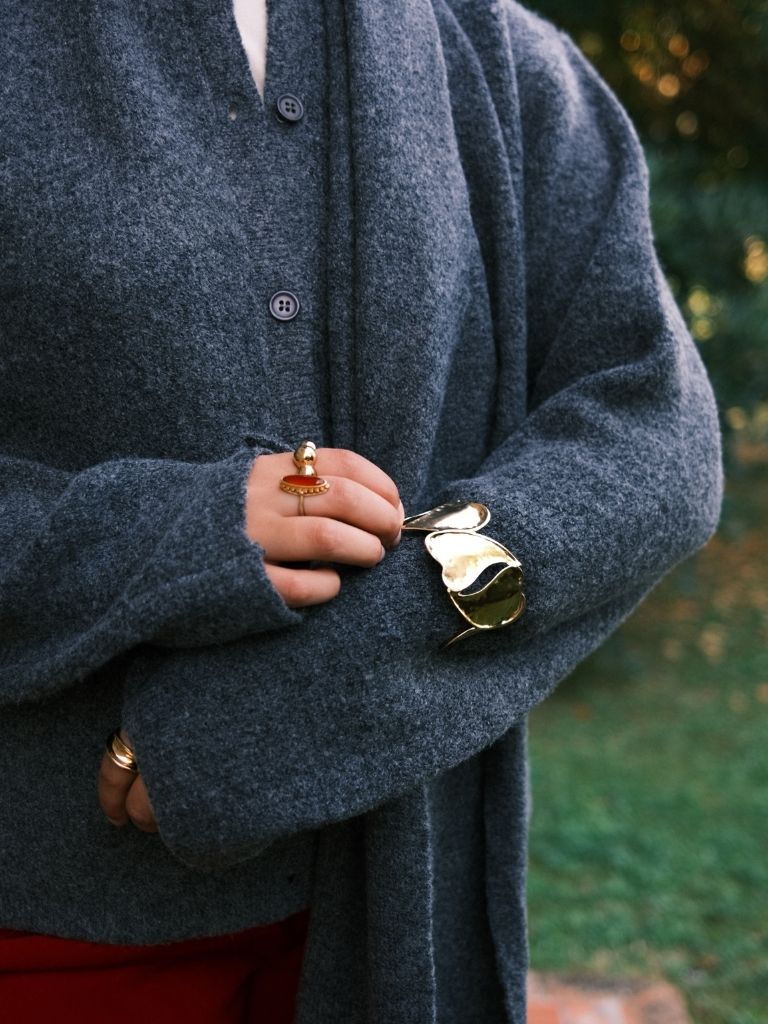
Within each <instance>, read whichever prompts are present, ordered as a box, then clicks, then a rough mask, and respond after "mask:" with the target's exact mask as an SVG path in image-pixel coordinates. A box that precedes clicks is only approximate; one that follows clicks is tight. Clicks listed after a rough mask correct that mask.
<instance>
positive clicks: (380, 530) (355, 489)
mask: <svg viewBox="0 0 768 1024" xmlns="http://www.w3.org/2000/svg"><path fill="white" fill-rule="evenodd" d="M324 479H326V480H327V481H328V483H329V484H330V485H331V486H330V489H329V490H327V491H326V492H325V494H310V495H307V496H306V497H305V498H304V509H305V512H306V513H307V514H308V515H310V516H326V517H328V518H331V519H338V520H339V522H342V523H348V524H349V525H350V526H357V527H358V528H359V529H361V530H365V532H366V533H373V534H375V535H376V536H377V537H378V538H379V540H380V541H381V543H382V544H383V545H384V546H385V547H392V545H393V544H394V543H395V539H396V538H397V535H398V533H399V532H400V527H401V526H402V524H403V519H402V516H400V514H399V512H398V509H397V508H393V506H392V505H390V503H389V502H388V501H387V500H386V499H385V498H382V496H381V495H380V494H377V493H376V491H372V490H371V489H370V488H369V487H366V486H365V485H364V484H361V483H358V481H357V480H352V479H350V478H349V477H344V476H325V477H324ZM283 495H285V500H284V501H281V502H280V505H279V511H280V512H281V513H282V514H283V515H285V516H286V517H289V516H290V517H292V516H296V515H297V514H298V513H297V504H296V502H297V498H296V495H294V494H286V493H285V492H284V491H281V492H280V497H281V498H282V497H283Z"/></svg>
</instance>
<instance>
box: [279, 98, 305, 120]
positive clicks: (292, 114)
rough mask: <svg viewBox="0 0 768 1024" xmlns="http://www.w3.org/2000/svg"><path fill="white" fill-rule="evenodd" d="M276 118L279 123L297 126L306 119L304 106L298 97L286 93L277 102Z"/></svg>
mask: <svg viewBox="0 0 768 1024" xmlns="http://www.w3.org/2000/svg"><path fill="white" fill-rule="evenodd" d="M275 117H276V118H277V119H278V121H283V122H286V123H288V124H295V123H296V121H300V120H301V119H302V117H304V104H303V103H302V102H301V100H300V99H299V97H298V96H293V95H292V94H291V93H289V92H285V93H283V95H282V96H278V97H277V99H276V100H275Z"/></svg>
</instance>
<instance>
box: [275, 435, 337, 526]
mask: <svg viewBox="0 0 768 1024" xmlns="http://www.w3.org/2000/svg"><path fill="white" fill-rule="evenodd" d="M316 457H317V446H316V445H315V444H314V442H313V441H303V442H302V443H301V444H300V445H299V446H298V448H296V450H295V451H294V453H293V463H294V465H295V466H296V469H297V470H298V472H296V473H289V474H288V476H284V477H283V478H282V479H281V481H280V490H281V491H285V492H286V493H287V494H296V495H297V496H298V499H299V515H300V516H303V515H305V514H306V513H305V511H304V498H305V497H306V496H307V495H308V494H325V492H326V491H329V490H330V488H331V484H330V481H328V480H324V479H323V478H322V477H321V476H317V475H316V474H315V459H316Z"/></svg>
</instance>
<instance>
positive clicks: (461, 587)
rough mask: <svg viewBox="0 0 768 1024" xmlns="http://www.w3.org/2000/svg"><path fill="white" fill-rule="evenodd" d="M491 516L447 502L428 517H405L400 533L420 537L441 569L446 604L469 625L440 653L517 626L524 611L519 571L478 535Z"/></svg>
mask: <svg viewBox="0 0 768 1024" xmlns="http://www.w3.org/2000/svg"><path fill="white" fill-rule="evenodd" d="M490 519H491V513H490V511H489V510H488V508H487V507H486V506H485V505H482V504H480V502H476V501H462V502H450V503H448V504H446V505H438V506H437V507H436V508H432V509H430V510H429V511H428V512H422V513H420V514H419V515H415V516H408V518H407V519H405V520H404V522H403V530H410V531H421V532H424V533H426V534H427V536H426V537H425V538H424V543H425V544H426V547H427V551H428V552H429V553H430V555H431V556H432V557H433V558H434V559H435V561H437V562H439V563H440V565H441V566H442V569H443V583H445V586H446V590H447V591H448V597H449V598H450V600H451V603H452V604H453V606H454V607H455V608H456V610H457V611H458V612H459V614H460V615H461V616H462V617H463V618H464V620H465V621H466V622H467V623H469V625H468V626H463V627H462V628H461V629H460V630H459V631H458V632H457V633H455V634H454V635H453V636H452V637H450V639H448V640H446V641H445V642H444V643H443V644H442V647H443V648H446V647H450V646H451V645H452V644H455V643H458V641H459V640H463V639H464V638H465V637H468V636H471V635H472V634H473V633H478V632H480V631H481V630H484V629H499V628H500V627H501V626H509V625H510V624H511V623H513V622H515V621H517V619H519V618H520V616H521V615H522V614H523V611H524V609H525V594H524V593H523V569H522V566H521V565H520V562H519V560H518V559H517V558H516V557H515V556H514V555H513V554H512V552H511V551H508V550H507V549H506V548H505V547H504V545H503V544H499V542H498V541H496V540H493V539H492V538H491V537H486V536H484V535H483V534H480V533H478V530H481V529H482V528H483V527H484V526H487V525H488V523H489V522H490ZM493 566H501V568H500V569H499V570H498V572H497V573H496V574H495V575H494V576H493V577H492V579H490V580H489V582H488V583H486V584H484V585H483V586H482V587H480V588H479V589H477V590H469V589H468V588H469V587H471V586H472V584H473V583H476V582H477V580H478V579H479V578H480V577H481V576H482V575H483V573H484V572H485V571H486V570H487V569H490V568H491V567H493Z"/></svg>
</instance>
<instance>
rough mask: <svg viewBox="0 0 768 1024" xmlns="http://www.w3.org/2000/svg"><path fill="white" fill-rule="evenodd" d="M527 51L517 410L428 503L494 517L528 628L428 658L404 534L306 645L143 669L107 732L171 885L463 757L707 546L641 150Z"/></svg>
mask: <svg viewBox="0 0 768 1024" xmlns="http://www.w3.org/2000/svg"><path fill="white" fill-rule="evenodd" d="M518 17H520V16H519V15H518V14H515V24H514V26H513V28H514V31H515V34H516V38H517V39H518V41H519V40H520V39H521V37H522V35H523V34H524V33H525V32H526V31H528V30H529V24H528V22H527V21H525V20H522V21H521V22H520V23H519V24H518V23H517V19H518ZM526 17H527V16H526ZM530 31H531V32H532V33H533V35H535V38H534V39H533V41H530V43H529V45H527V46H521V53H522V54H523V56H522V57H521V59H520V62H519V65H518V68H517V71H518V75H519V80H520V81H519V84H520V93H521V106H522V118H523V124H524V125H525V126H526V130H527V132H528V137H527V139H526V140H525V146H526V155H525V177H526V181H527V182H528V184H527V186H526V188H527V190H528V191H527V194H526V231H527V234H526V237H527V239H528V242H527V250H526V267H527V274H528V282H529V285H528V307H529V332H530V341H529V356H530V374H529V394H530V404H529V413H528V415H527V417H526V418H525V419H524V421H523V422H522V423H520V424H518V425H516V426H515V427H514V428H511V429H510V430H509V432H508V434H507V436H503V437H501V438H500V440H499V443H498V444H497V445H496V446H495V447H494V449H493V450H492V451H491V452H490V453H489V454H488V456H487V458H486V459H485V461H484V462H483V464H482V465H480V466H478V468H477V471H476V472H475V473H474V474H473V475H471V476H470V477H467V478H464V479H455V480H445V481H443V482H442V483H441V485H440V486H439V487H438V488H436V491H435V493H433V494H431V495H428V496H427V498H428V502H427V503H426V504H425V507H429V505H434V504H436V503H437V502H440V501H445V500H451V499H460V498H471V499H476V500H480V501H483V502H485V503H486V504H488V505H489V506H490V508H491V510H492V514H493V519H492V522H491V524H490V526H489V528H488V529H487V531H486V532H487V533H489V534H490V535H491V536H493V537H495V538H497V539H498V540H500V541H501V542H502V543H504V544H505V545H506V546H507V547H509V548H510V549H511V550H512V551H513V552H514V553H515V554H516V555H517V556H518V557H519V558H520V560H521V562H522V565H523V568H524V572H525V578H526V586H525V590H526V594H527V599H528V606H527V609H526V611H525V614H524V615H523V617H522V619H520V620H519V622H517V623H515V624H514V625H512V626H510V627H507V628H504V629H500V630H496V631H493V632H491V633H486V634H481V635H478V636H474V637H471V638H470V639H468V640H466V641H462V642H461V643H460V644H458V645H456V646H455V647H452V648H450V649H449V650H447V651H444V652H440V651H438V646H439V644H440V641H441V640H443V639H445V638H446V637H447V636H449V635H450V634H451V633H452V632H453V631H454V630H455V629H456V628H457V627H458V626H459V625H460V623H461V620H460V619H459V617H458V615H457V613H456V612H455V611H454V610H453V608H452V607H451V606H450V605H449V601H448V598H447V596H446V594H445V590H444V588H443V586H442V583H441V581H440V572H439V569H438V566H437V564H436V563H434V562H433V561H432V560H431V559H430V558H429V556H428V555H427V554H426V552H425V549H424V545H423V543H422V540H421V538H420V537H419V536H407V537H404V539H403V541H402V543H401V545H400V547H399V548H398V549H397V550H395V551H394V552H391V553H390V554H389V555H388V556H387V557H386V558H385V559H384V561H383V562H382V563H381V564H380V565H379V566H377V567H376V568H375V569H373V570H370V571H367V572H354V573H352V572H350V573H347V574H346V576H345V581H344V584H343V587H342V590H341V593H340V595H339V596H338V597H337V598H336V599H335V600H334V601H332V602H329V603H328V604H326V605H323V606H321V607H318V608H315V609H312V610H311V614H308V615H307V617H306V619H305V621H304V623H303V626H302V629H301V630H296V631H291V632H290V633H275V634H269V635H266V634H265V635H262V636H259V637H254V638H253V639H252V640H249V641H246V642H238V643H235V644H232V645H227V646H226V648H221V649H219V650H214V649H212V648H206V649H202V650H200V651H198V652H172V653H169V652H162V651H159V650H154V651H145V652H142V653H138V654H137V656H136V658H135V659H134V660H133V662H132V665H131V668H130V670H129V674H128V681H127V686H126V690H125V704H124V721H123V724H124V725H125V726H126V728H127V729H128V730H129V732H130V733H131V735H132V736H133V737H134V739H135V741H136V744H137V751H138V756H139V762H140V765H141V768H142V772H143V774H144V777H145V779H146V782H147V785H148V789H149V792H150V794H151V796H152V800H153V803H154V806H155V810H156V813H157V817H158V822H159V825H160V833H161V837H162V839H163V841H164V842H165V843H166V844H167V845H168V847H169V848H170V849H171V850H172V851H173V852H174V853H175V854H176V855H177V856H179V857H180V858H181V859H182V860H184V861H185V862H186V863H188V864H190V865H194V866H197V867H201V868H210V867H216V866H222V865H225V864H227V863H230V862H233V861H236V860H240V859H244V858H247V857H249V856H253V855H255V854H256V853H257V852H258V851H259V850H260V849H261V848H262V847H263V845H264V844H266V843H268V842H269V841H270V840H271V839H274V838H276V837H278V836H284V835H289V834H291V833H294V832H297V831H299V830H302V829H307V828H313V827H320V826H323V825H326V824H328V823H330V822H333V821H337V820H340V819H343V818H347V817H351V816H353V815H357V814H360V813H363V812H365V811H368V810H370V809H372V808H373V807H375V806H377V805H379V804H381V803H383V802H385V801H387V800H390V799H393V798H395V797H398V796H400V795H402V794H403V793H405V792H407V791H408V790H409V789H411V788H413V787H414V786H416V785H418V784H420V783H423V782H424V781H426V780H427V779H429V778H431V777H433V776H435V775H436V774H438V773H440V772H442V771H445V770H447V769H449V768H450V767H452V766H454V765H456V764H458V763H459V762H461V761H462V760H464V759H466V758H468V757H470V756H472V755H474V754H477V753H478V752H479V751H481V750H482V749H484V748H485V747H487V746H489V745H490V744H492V743H493V742H494V741H495V740H496V739H498V738H499V737H500V736H502V735H503V734H504V733H505V732H506V731H507V730H508V729H509V728H511V727H512V726H513V725H514V724H516V723H518V722H519V721H521V720H522V719H523V718H524V717H525V716H526V715H527V714H528V713H529V712H530V710H531V709H532V708H533V707H534V706H535V705H536V704H537V703H538V702H539V701H541V700H543V699H544V698H546V697H547V695H548V694H550V693H551V692H552V690H553V688H554V687H555V686H556V685H557V683H558V682H559V681H560V680H561V679H563V678H564V677H565V676H566V675H567V674H568V673H569V672H570V671H571V670H572V669H573V668H574V667H575V666H576V664H578V662H579V661H581V660H582V659H583V658H584V657H585V656H587V655H588V654H589V653H590V652H591V651H593V650H594V649H595V648H596V647H598V646H599V645H600V644H601V643H602V642H603V640H605V638H606V637H607V636H608V635H609V634H610V633H611V632H612V631H613V630H614V629H615V628H616V627H617V625H618V624H619V623H620V622H621V621H622V620H623V619H625V618H626V617H627V616H628V615H629V614H630V612H631V611H632V610H633V609H634V608H635V607H636V605H637V604H638V602H639V601H640V600H641V599H642V598H643V597H644V596H645V595H646V594H647V593H648V591H649V590H650V589H651V588H652V587H653V586H654V585H655V584H656V583H657V582H658V581H659V580H660V579H661V577H662V576H663V575H664V574H665V573H667V572H668V571H669V570H670V569H671V568H672V567H673V566H674V565H676V564H677V563H679V562H680V561H681V560H682V559H684V558H686V557H687V556H689V555H690V554H692V553H693V552H694V551H696V550H697V549H698V548H699V547H700V546H701V545H703V544H704V543H705V542H706V540H707V539H708V538H709V537H710V536H711V535H712V533H713V532H714V530H715V528H716V525H717V521H718V518H719V512H720V503H721V497H722V469H721V452H720V433H719V426H718V419H717V411H716V406H715V401H714V396H713V393H712V389H711V386H710V383H709V381H708V378H707V375H706V372H705V370H704V367H703V364H702V362H701V359H700V357H699V355H698V352H697V350H696V347H695V345H694V343H693V341H692V339H691V338H690V335H689V334H688V331H687V329H686V327H685V324H684V322H683V320H682V317H681V316H680V314H679V312H678V310H677V308H676V306H675V304H674V302H673V299H672V297H671V295H670V292H669V290H668V288H667V285H666V283H665V281H664V278H663V275H662V273H661V271H660V268H659V264H658V262H657V258H656V255H655V252H654V248H653V242H652V235H651V228H650V222H649V214H648V203H647V180H646V169H645V163H644V159H643V155H642V151H641V149H640V146H639V143H638V140H637V138H636V136H635V133H634V131H633V129H632V127H631V126H630V124H629V122H628V120H627V117H626V115H625V114H624V112H623V110H622V109H621V107H620V106H619V104H618V103H617V101H616V100H615V98H614V97H613V96H612V94H611V93H610V92H609V91H608V90H607V88H606V87H605V86H604V85H603V83H602V82H601V81H600V79H599V78H598V77H597V76H596V75H595V74H594V72H593V71H592V69H591V68H590V67H589V66H588V65H587V64H586V62H585V61H584V60H583V59H582V57H581V56H580V54H579V53H578V52H577V51H576V50H575V48H574V47H573V46H572V45H571V44H570V43H569V42H568V41H567V40H566V39H565V38H563V37H562V36H560V34H559V33H556V32H555V31H554V30H551V31H550V30H549V29H547V30H546V31H545V30H543V29H542V28H541V25H540V23H537V25H536V26H535V31H534V29H530ZM500 384H501V386H500V388H499V394H500V396H501V401H502V402H503V396H504V393H505V389H504V386H503V385H504V382H503V381H502V382H500ZM510 390H511V389H510ZM503 414H504V409H503V408H502V409H500V420H501V421H502V422H503V419H504V415H503ZM407 511H408V512H411V513H413V512H417V511H423V508H419V509H415V508H413V509H408V510H407ZM179 708H183V709H184V710H183V714H179V711H178V709H179Z"/></svg>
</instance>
